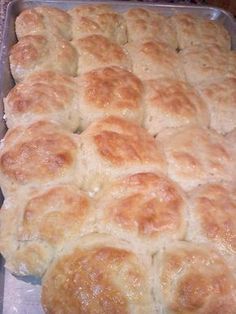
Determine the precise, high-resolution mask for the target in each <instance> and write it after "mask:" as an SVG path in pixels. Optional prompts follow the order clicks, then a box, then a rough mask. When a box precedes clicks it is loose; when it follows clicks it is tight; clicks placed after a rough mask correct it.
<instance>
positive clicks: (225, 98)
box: [197, 77, 236, 134]
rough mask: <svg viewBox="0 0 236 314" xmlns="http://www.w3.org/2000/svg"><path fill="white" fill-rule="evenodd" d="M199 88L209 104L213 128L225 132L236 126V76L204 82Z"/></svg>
mask: <svg viewBox="0 0 236 314" xmlns="http://www.w3.org/2000/svg"><path fill="white" fill-rule="evenodd" d="M197 90H198V92H199V93H200V95H201V96H202V98H203V100H204V101H205V103H206V104H207V106H208V109H209V113H210V127H211V128H212V129H214V130H216V131H217V132H219V133H222V134H225V133H228V132H230V131H232V130H233V129H234V128H236V77H234V78H233V77H232V78H221V79H219V80H216V81H214V82H212V83H203V84H200V86H197Z"/></svg>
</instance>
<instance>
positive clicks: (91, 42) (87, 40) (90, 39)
mask: <svg viewBox="0 0 236 314" xmlns="http://www.w3.org/2000/svg"><path fill="white" fill-rule="evenodd" d="M73 45H74V47H75V49H76V50H77V53H78V56H79V61H78V74H83V73H84V72H89V71H91V70H94V69H97V68H102V67H107V66H113V65H116V66H119V67H122V68H125V69H128V70H129V69H131V63H130V60H129V57H128V55H127V53H126V52H125V50H124V49H123V48H122V47H121V46H119V45H117V44H116V43H114V42H112V41H110V40H109V39H107V38H106V37H104V36H102V35H90V36H87V37H84V38H81V39H77V40H74V41H73Z"/></svg>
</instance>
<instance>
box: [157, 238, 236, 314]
mask: <svg viewBox="0 0 236 314" xmlns="http://www.w3.org/2000/svg"><path fill="white" fill-rule="evenodd" d="M154 272H155V287H154V294H155V296H156V301H157V304H160V303H161V308H162V312H161V313H168V314H177V313H188V314H190V313H192V314H193V313H196V314H203V313H204V314H213V313H214V314H216V313H217V314H224V313H227V314H234V313H235V312H236V282H235V277H234V276H233V273H232V272H231V271H230V269H229V267H228V266H227V264H226V262H225V260H224V258H223V257H222V256H221V255H220V254H219V253H218V252H217V251H215V250H213V249H212V247H211V246H208V245H199V244H193V243H188V242H174V243H172V244H170V245H169V246H168V247H167V248H166V249H164V250H163V251H162V252H160V253H159V254H158V255H156V257H155V259H154Z"/></svg>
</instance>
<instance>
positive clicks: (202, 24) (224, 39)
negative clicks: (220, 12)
mask: <svg viewBox="0 0 236 314" xmlns="http://www.w3.org/2000/svg"><path fill="white" fill-rule="evenodd" d="M171 21H172V25H173V27H174V28H175V29H176V31H177V39H178V47H179V48H180V49H185V48H188V47H191V46H195V45H202V46H205V45H209V44H217V45H219V46H220V47H222V48H224V49H226V50H230V48H231V38H230V34H229V32H228V31H227V29H226V28H225V27H224V26H223V24H221V23H220V22H218V21H212V20H209V19H206V18H202V17H198V16H193V15H191V14H187V13H185V14H176V15H174V16H172V17H171Z"/></svg>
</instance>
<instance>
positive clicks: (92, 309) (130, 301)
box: [42, 234, 155, 314]
mask: <svg viewBox="0 0 236 314" xmlns="http://www.w3.org/2000/svg"><path fill="white" fill-rule="evenodd" d="M150 266H151V263H150V260H149V259H148V258H147V257H145V256H144V255H141V254H138V255H137V254H135V252H133V251H132V250H131V249H130V247H128V246H127V244H125V243H123V242H121V241H120V240H118V239H116V238H112V237H110V236H107V235H101V234H91V235H89V236H87V237H83V238H81V239H78V241H77V243H75V245H74V247H73V248H72V249H70V250H66V251H65V252H63V253H62V254H61V256H60V257H59V258H58V259H57V260H55V262H54V263H53V264H52V265H51V266H50V267H49V269H48V271H47V273H46V275H45V277H44V278H43V285H42V304H43V308H44V311H45V312H46V313H48V314H50V313H55V312H56V313H58V312H60V313H99V314H100V313H102V314H110V313H135V314H154V313H155V309H154V302H153V299H152V296H151V277H150Z"/></svg>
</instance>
